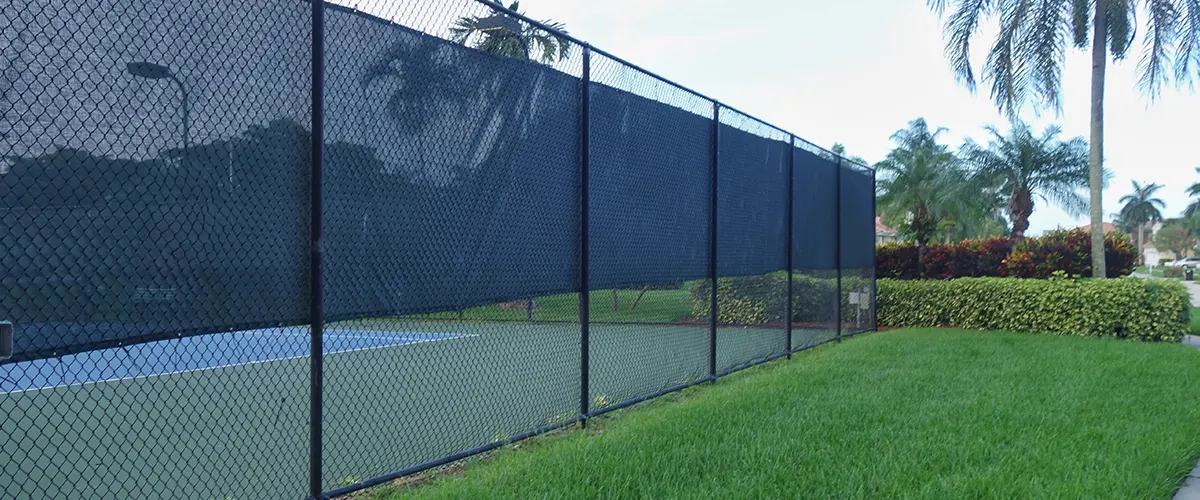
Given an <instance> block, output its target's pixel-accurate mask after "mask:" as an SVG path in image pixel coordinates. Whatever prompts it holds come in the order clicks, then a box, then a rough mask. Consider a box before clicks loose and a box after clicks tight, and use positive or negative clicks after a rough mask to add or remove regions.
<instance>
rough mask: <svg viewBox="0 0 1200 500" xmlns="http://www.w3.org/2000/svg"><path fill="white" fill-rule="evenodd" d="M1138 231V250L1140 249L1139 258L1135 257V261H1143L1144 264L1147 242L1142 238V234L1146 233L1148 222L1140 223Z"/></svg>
mask: <svg viewBox="0 0 1200 500" xmlns="http://www.w3.org/2000/svg"><path fill="white" fill-rule="evenodd" d="M1137 233H1138V234H1137V250H1138V253H1137V258H1135V259H1133V261H1134V262H1138V263H1143V264H1144V263H1145V259H1143V258H1142V255H1144V254H1145V252H1146V250H1145V246H1144V245H1145V244H1144V243H1143V242H1142V238H1143V236H1142V235H1144V234H1146V224H1138V230H1137Z"/></svg>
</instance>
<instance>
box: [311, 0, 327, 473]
mask: <svg viewBox="0 0 1200 500" xmlns="http://www.w3.org/2000/svg"><path fill="white" fill-rule="evenodd" d="M311 105H312V109H311V111H310V113H309V117H310V119H311V120H312V133H311V135H310V138H311V141H312V144H311V146H310V147H311V151H310V152H309V154H310V158H311V162H312V163H311V166H310V169H311V172H310V175H311V181H310V182H309V184H310V186H309V190H310V194H309V196H310V197H311V198H312V199H311V200H309V207H310V208H311V210H312V212H311V214H310V218H311V220H310V221H309V224H310V228H309V230H310V231H311V234H310V238H311V242H310V246H309V272H310V273H312V274H311V275H310V276H309V290H308V294H309V315H310V317H311V319H310V321H311V324H310V325H309V326H310V328H311V331H310V332H309V349H310V353H309V396H308V397H309V400H308V403H309V419H308V427H309V431H308V433H309V442H308V450H309V455H308V468H309V470H308V488H309V494H310V495H312V496H313V497H319V496H321V490H323V489H324V485H323V484H322V478H323V462H324V458H325V456H324V448H323V446H324V442H325V436H324V428H325V419H324V410H325V345H324V344H325V295H324V282H323V280H322V273H321V230H322V222H323V221H324V213H323V212H324V211H323V210H322V207H323V204H322V198H323V190H322V188H323V186H324V176H323V169H322V165H323V163H324V159H323V157H324V151H325V123H324V122H325V0H312V104H311Z"/></svg>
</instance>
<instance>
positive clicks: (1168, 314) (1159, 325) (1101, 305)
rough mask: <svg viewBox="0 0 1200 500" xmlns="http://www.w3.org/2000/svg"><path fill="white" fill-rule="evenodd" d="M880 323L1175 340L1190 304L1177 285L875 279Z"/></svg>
mask: <svg viewBox="0 0 1200 500" xmlns="http://www.w3.org/2000/svg"><path fill="white" fill-rule="evenodd" d="M878 290H879V304H878V305H879V310H878V318H879V324H880V325H886V326H896V327H952V328H965V329H972V330H1013V331H1024V332H1045V333H1054V334H1059V335H1081V336H1085V337H1118V338H1130V339H1138V340H1159V341H1168V342H1176V341H1178V340H1180V339H1181V338H1183V336H1184V335H1185V334H1187V333H1188V321H1189V318H1188V315H1189V313H1190V306H1191V300H1190V296H1189V295H1188V291H1187V289H1186V288H1185V287H1184V286H1183V285H1182V284H1181V283H1179V282H1177V281H1173V280H1157V279H1147V280H1143V279H1119V280H1095V279H1067V278H1065V277H1063V274H1062V273H1061V272H1060V273H1059V274H1058V275H1057V276H1055V277H1054V278H1051V279H1048V280H1039V279H1016V278H961V279H955V280H944V281H942V280H919V281H901V280H890V279H884V280H879V282H878Z"/></svg>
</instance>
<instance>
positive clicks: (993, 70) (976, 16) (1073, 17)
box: [927, 0, 1200, 278]
mask: <svg viewBox="0 0 1200 500" xmlns="http://www.w3.org/2000/svg"><path fill="white" fill-rule="evenodd" d="M927 1H928V3H929V6H930V8H932V9H933V11H934V12H936V13H937V14H938V15H939V16H941V15H943V14H944V13H945V10H946V4H947V3H949V2H948V0H927ZM954 5H955V8H954V12H953V13H951V14H950V15H949V17H947V18H946V25H945V36H946V56H947V58H948V59H949V60H950V65H951V67H952V68H953V70H954V72H955V74H956V76H957V77H958V79H959V80H960V81H961V82H962V83H963V84H965V85H966V86H967V88H968V89H971V90H974V89H975V83H976V76H975V70H974V68H973V67H972V65H971V39H972V37H973V36H974V35H975V34H976V33H977V32H978V31H979V30H980V28H981V26H983V25H984V24H986V23H983V22H981V21H984V20H985V19H986V18H991V17H995V18H998V19H999V23H1000V29H999V32H998V34H997V36H996V40H995V43H994V44H993V45H992V47H991V50H990V51H989V53H988V57H987V60H986V61H985V62H984V65H983V76H982V80H983V81H984V82H986V83H990V84H991V97H992V100H994V101H995V103H996V106H997V107H998V108H999V109H1000V111H1001V112H1003V113H1007V114H1008V115H1009V116H1010V117H1011V116H1015V115H1016V113H1017V111H1018V110H1019V109H1020V108H1021V107H1022V106H1023V105H1024V103H1025V100H1026V98H1027V97H1029V96H1032V97H1034V98H1035V99H1036V100H1037V103H1038V104H1041V105H1044V106H1046V107H1049V108H1053V109H1054V110H1055V111H1056V112H1058V111H1061V109H1062V102H1061V94H1062V89H1061V84H1062V82H1061V80H1062V78H1061V77H1062V66H1063V59H1064V58H1065V56H1066V49H1067V46H1068V44H1070V45H1074V46H1075V47H1077V48H1080V49H1086V48H1087V47H1088V45H1089V38H1090V45H1091V55H1092V82H1091V92H1092V97H1091V105H1092V106H1091V140H1090V146H1091V148H1090V151H1089V169H1088V174H1089V187H1090V188H1091V189H1090V190H1091V193H1090V198H1089V205H1090V208H1091V219H1092V269H1093V270H1094V273H1095V276H1096V277H1098V278H1103V277H1104V269H1105V267H1104V232H1103V230H1102V227H1101V226H1102V223H1103V215H1104V212H1103V203H1102V200H1101V192H1102V190H1103V184H1104V174H1103V171H1102V166H1103V163H1104V80H1105V72H1106V70H1107V65H1108V59H1109V54H1110V53H1111V55H1112V58H1113V59H1115V60H1121V59H1124V58H1125V56H1127V55H1128V53H1129V49H1130V47H1131V46H1132V45H1133V41H1134V35H1135V34H1136V33H1137V28H1138V26H1137V25H1138V22H1137V19H1138V15H1139V13H1140V14H1141V16H1142V17H1141V18H1142V19H1145V29H1144V30H1143V33H1145V34H1146V35H1145V36H1144V41H1143V45H1144V46H1145V49H1144V51H1143V53H1142V57H1141V60H1140V62H1139V64H1138V72H1139V73H1140V75H1139V87H1140V88H1141V89H1142V90H1143V91H1144V92H1146V93H1147V94H1148V95H1149V96H1150V97H1151V98H1152V99H1153V98H1154V97H1156V96H1157V95H1158V93H1159V91H1160V90H1161V88H1162V86H1163V84H1164V83H1166V82H1167V81H1168V80H1170V78H1171V77H1172V73H1174V75H1173V76H1174V78H1175V79H1176V81H1177V82H1189V81H1190V80H1191V78H1192V77H1193V76H1194V73H1195V72H1196V70H1197V69H1200V2H1198V1H1196V0H960V1H956V2H954ZM1172 70H1173V71H1172Z"/></svg>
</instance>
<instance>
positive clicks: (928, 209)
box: [875, 118, 978, 254]
mask: <svg viewBox="0 0 1200 500" xmlns="http://www.w3.org/2000/svg"><path fill="white" fill-rule="evenodd" d="M945 131H946V129H942V128H939V129H937V130H932V131H931V130H929V125H928V124H926V123H925V120H924V119H921V118H918V119H916V120H913V121H911V122H909V124H908V128H905V129H901V130H900V131H898V132H896V133H895V134H893V135H892V141H894V142H895V143H896V148H895V149H893V150H892V151H891V152H890V153H888V155H887V159H885V160H883V161H881V162H879V163H877V164H875V168H876V171H877V172H878V174H879V180H878V183H877V186H876V189H877V191H878V195H877V199H876V202H877V204H878V207H877V208H878V210H879V211H880V212H882V213H886V214H892V215H897V214H903V215H904V216H905V221H906V222H907V227H908V230H909V231H910V232H911V233H912V235H913V238H914V239H915V240H916V242H917V248H918V252H919V253H922V254H923V253H924V250H925V246H926V245H927V244H928V243H929V242H930V241H932V240H933V238H934V237H935V235H936V233H937V231H938V226H939V224H941V223H942V222H944V221H947V220H954V219H957V218H959V217H961V216H962V215H963V214H964V213H967V212H968V211H969V205H970V201H969V200H970V199H971V198H972V197H970V196H966V193H965V191H966V190H967V188H968V187H969V186H971V185H972V184H971V183H970V182H969V179H968V177H967V175H966V173H965V172H964V171H963V169H962V167H961V162H960V161H959V159H958V158H957V157H956V156H955V155H954V153H953V152H952V151H950V148H949V147H948V146H946V145H944V144H940V143H938V136H939V135H941V134H942V133H943V132H945ZM975 198H978V197H975Z"/></svg>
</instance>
